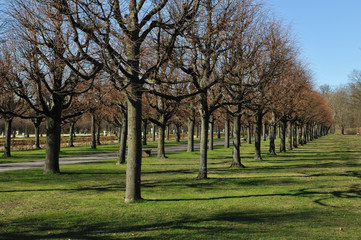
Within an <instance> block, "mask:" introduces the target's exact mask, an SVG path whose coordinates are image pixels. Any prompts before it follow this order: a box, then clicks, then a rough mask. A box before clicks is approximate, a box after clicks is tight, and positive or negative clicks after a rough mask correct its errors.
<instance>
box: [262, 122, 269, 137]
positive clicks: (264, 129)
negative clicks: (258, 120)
mask: <svg viewBox="0 0 361 240" xmlns="http://www.w3.org/2000/svg"><path fill="white" fill-rule="evenodd" d="M267 132H268V131H267V123H264V124H263V141H267Z"/></svg>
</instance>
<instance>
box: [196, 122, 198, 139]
mask: <svg viewBox="0 0 361 240" xmlns="http://www.w3.org/2000/svg"><path fill="white" fill-rule="evenodd" d="M198 125H199V124H196V138H199V126H198Z"/></svg>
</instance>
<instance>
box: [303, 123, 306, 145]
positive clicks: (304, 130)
mask: <svg viewBox="0 0 361 240" xmlns="http://www.w3.org/2000/svg"><path fill="white" fill-rule="evenodd" d="M306 143H307V124H304V125H303V144H306Z"/></svg>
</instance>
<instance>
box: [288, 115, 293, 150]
mask: <svg viewBox="0 0 361 240" xmlns="http://www.w3.org/2000/svg"><path fill="white" fill-rule="evenodd" d="M288 126H289V129H288V150H292V149H293V148H292V138H293V123H292V122H291V121H289V122H288Z"/></svg>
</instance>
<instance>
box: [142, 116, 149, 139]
mask: <svg viewBox="0 0 361 240" xmlns="http://www.w3.org/2000/svg"><path fill="white" fill-rule="evenodd" d="M142 122H143V145H147V126H148V121H147V120H143V121H142Z"/></svg>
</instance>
